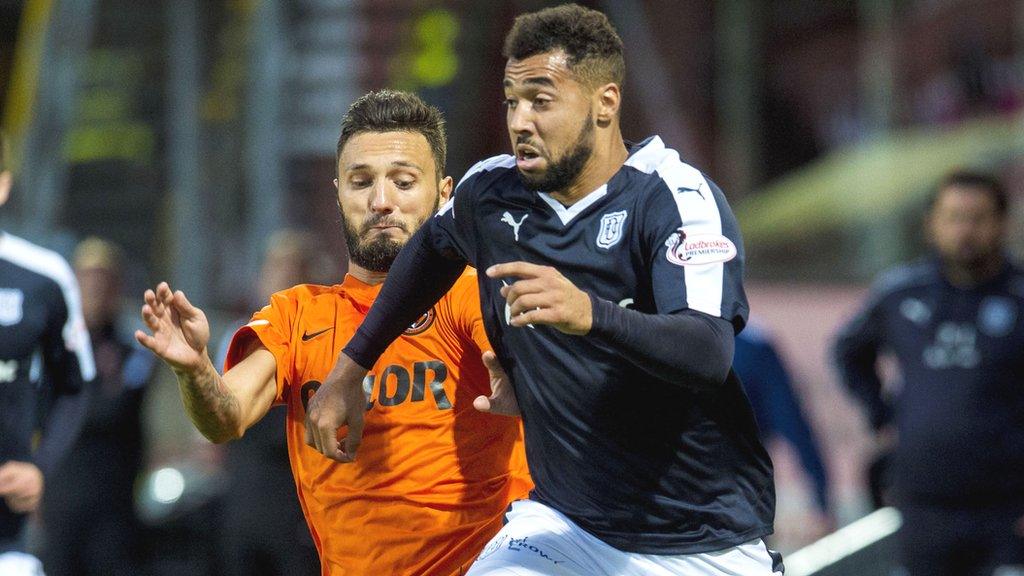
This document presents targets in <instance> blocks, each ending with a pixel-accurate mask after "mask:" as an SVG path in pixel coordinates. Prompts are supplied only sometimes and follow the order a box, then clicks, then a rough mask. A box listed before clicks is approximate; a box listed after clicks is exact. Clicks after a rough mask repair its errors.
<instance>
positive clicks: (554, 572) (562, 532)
mask: <svg viewBox="0 0 1024 576" xmlns="http://www.w3.org/2000/svg"><path fill="white" fill-rule="evenodd" d="M505 517H506V519H507V520H508V523H507V524H505V526H504V528H502V529H501V531H500V532H498V533H497V534H496V535H495V536H494V538H492V539H491V541H490V542H488V543H487V546H486V547H484V550H483V552H481V553H480V556H479V557H478V558H477V560H476V562H475V563H473V566H472V567H470V569H469V572H467V573H466V576H542V575H543V576H771V575H772V574H773V572H772V565H773V564H774V559H773V558H772V556H771V555H770V554H769V553H768V548H767V547H766V546H765V544H764V542H762V541H761V540H760V539H757V540H752V541H750V542H747V543H746V544H741V545H739V546H734V547H732V548H727V549H725V550H719V551H717V552H706V553H702V554H680V555H675V556H664V555H659V554H636V553H631V552H623V551H621V550H618V549H616V548H613V547H612V546H610V545H608V544H605V543H604V542H603V541H601V540H600V539H598V538H597V537H596V536H593V535H591V534H590V533H588V532H586V531H584V530H583V529H582V528H580V527H579V526H577V525H576V524H574V523H573V522H572V521H571V520H569V519H568V518H567V517H565V516H564V515H563V514H562V513H560V512H558V511H557V510H554V509H553V508H550V507H548V506H545V505H544V504H540V503H538V502H534V501H532V500H519V501H517V502H513V503H512V509H511V510H510V511H509V512H508V514H506V515H505Z"/></svg>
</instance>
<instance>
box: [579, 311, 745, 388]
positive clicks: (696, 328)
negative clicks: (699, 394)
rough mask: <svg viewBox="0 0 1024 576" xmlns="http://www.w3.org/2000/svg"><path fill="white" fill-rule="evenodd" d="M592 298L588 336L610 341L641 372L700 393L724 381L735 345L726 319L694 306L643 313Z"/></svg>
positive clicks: (731, 330)
mask: <svg viewBox="0 0 1024 576" xmlns="http://www.w3.org/2000/svg"><path fill="white" fill-rule="evenodd" d="M590 300H591V305H592V306H593V311H594V320H593V326H592V327H591V330H590V334H589V335H590V336H592V337H595V338H598V339H600V340H603V341H604V342H607V343H609V344H612V345H613V346H615V347H616V348H618V349H619V350H621V352H622V355H623V356H624V357H626V358H630V359H631V361H632V362H634V363H635V364H636V366H637V367H639V368H641V369H642V370H644V371H645V372H647V373H649V374H651V375H653V376H655V377H657V378H659V379H661V380H665V381H669V382H673V383H677V384H678V385H680V386H685V387H687V388H690V389H693V390H698V391H702V390H714V389H715V388H717V387H719V386H721V385H722V384H723V383H724V382H725V379H726V377H727V376H728V375H729V370H730V367H731V365H732V354H733V346H734V342H733V329H732V326H731V325H730V324H729V323H728V322H726V321H724V320H722V319H721V318H715V317H712V316H710V315H708V314H704V313H703V312H698V311H695V310H681V311H679V312H676V313H674V314H645V313H643V312H639V311H637V310H630V309H628V308H623V307H621V306H618V305H616V304H615V303H613V302H609V301H608V300H603V299H600V298H596V297H594V296H593V295H591V297H590Z"/></svg>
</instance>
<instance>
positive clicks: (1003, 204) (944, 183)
mask: <svg viewBox="0 0 1024 576" xmlns="http://www.w3.org/2000/svg"><path fill="white" fill-rule="evenodd" d="M953 187H957V188H973V189H976V190H984V191H985V192H986V193H988V195H989V196H991V197H992V201H993V202H994V203H995V205H996V214H997V215H998V216H999V217H1000V218H1005V217H1006V214H1007V212H1008V211H1009V208H1010V206H1009V199H1008V197H1007V193H1006V188H1005V187H1004V186H1003V184H1002V182H1000V181H999V180H998V179H997V178H996V177H994V176H992V175H990V174H986V173H984V172H973V171H971V170H955V171H953V172H950V173H949V174H946V176H945V177H943V178H942V180H940V181H939V185H938V186H936V187H935V189H934V191H933V192H932V195H931V197H930V198H929V199H928V208H929V209H932V208H935V204H936V203H937V202H938V201H939V196H941V195H942V193H943V192H944V191H945V190H946V189H947V188H953Z"/></svg>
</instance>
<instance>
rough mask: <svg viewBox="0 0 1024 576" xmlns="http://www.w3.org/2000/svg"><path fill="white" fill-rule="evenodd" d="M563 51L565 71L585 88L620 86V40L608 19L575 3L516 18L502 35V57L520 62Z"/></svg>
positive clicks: (622, 68) (623, 72)
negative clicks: (565, 61) (605, 85)
mask: <svg viewBox="0 0 1024 576" xmlns="http://www.w3.org/2000/svg"><path fill="white" fill-rule="evenodd" d="M558 49H561V50H564V51H565V54H566V56H568V57H569V68H570V69H571V70H572V71H573V73H575V74H576V75H577V76H578V77H579V78H580V79H582V80H583V81H584V82H585V83H587V84H589V85H592V86H594V85H597V84H602V83H605V82H614V83H616V84H618V85H619V86H622V82H623V80H625V76H626V62H625V60H624V58H623V56H622V39H621V38H619V34H618V33H617V32H616V31H615V28H614V27H613V26H612V24H611V22H609V21H608V17H607V16H605V15H604V14H603V13H601V12H598V11H597V10H591V9H589V8H584V7H582V6H580V5H579V4H563V5H561V6H556V7H554V8H545V9H544V10H540V11H537V12H531V13H528V14H523V15H521V16H519V17H517V18H516V20H515V23H514V24H512V29H511V30H509V32H508V35H507V36H505V47H504V49H503V50H502V54H503V55H504V56H505V58H508V59H514V60H522V59H524V58H529V57H530V56H535V55H537V54H543V53H544V52H551V51H554V50H558Z"/></svg>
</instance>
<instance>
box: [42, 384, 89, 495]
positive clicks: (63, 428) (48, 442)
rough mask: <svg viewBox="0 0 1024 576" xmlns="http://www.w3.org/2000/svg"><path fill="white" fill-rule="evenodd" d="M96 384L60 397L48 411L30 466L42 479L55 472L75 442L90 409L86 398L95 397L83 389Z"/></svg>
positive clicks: (84, 386) (83, 387)
mask: <svg viewBox="0 0 1024 576" xmlns="http://www.w3.org/2000/svg"><path fill="white" fill-rule="evenodd" d="M95 384H96V382H95V381H93V382H88V383H85V384H84V385H83V386H82V389H80V390H75V391H74V392H73V393H67V391H65V392H64V393H60V394H58V395H57V397H56V398H55V399H54V400H53V404H52V405H51V406H50V407H49V409H48V411H47V417H46V424H45V426H44V427H43V435H42V439H41V440H40V442H39V447H38V448H37V449H36V451H35V454H33V456H32V460H33V463H34V464H35V465H36V466H37V467H38V468H39V469H40V470H41V471H42V473H43V476H44V477H47V476H49V475H50V474H51V473H52V472H53V471H54V470H55V469H56V468H57V465H58V464H60V461H61V459H62V458H63V457H64V456H65V455H66V454H67V453H68V452H69V451H70V450H71V448H72V446H74V444H75V441H76V440H78V434H79V432H81V429H82V423H83V422H85V417H86V413H87V412H88V409H89V394H91V393H94V392H93V391H92V390H89V389H88V388H86V386H89V387H91V386H94V385H95Z"/></svg>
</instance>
